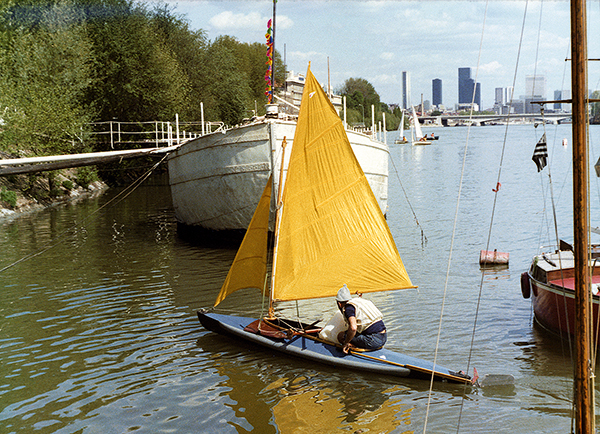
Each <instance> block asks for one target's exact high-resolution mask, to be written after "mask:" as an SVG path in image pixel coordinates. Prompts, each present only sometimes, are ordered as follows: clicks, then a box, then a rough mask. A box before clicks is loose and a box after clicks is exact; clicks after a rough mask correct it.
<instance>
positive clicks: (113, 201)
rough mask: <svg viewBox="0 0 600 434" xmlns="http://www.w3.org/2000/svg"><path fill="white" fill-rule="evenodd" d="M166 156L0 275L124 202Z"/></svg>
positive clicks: (44, 251) (10, 265)
mask: <svg viewBox="0 0 600 434" xmlns="http://www.w3.org/2000/svg"><path fill="white" fill-rule="evenodd" d="M168 155H169V153H166V154H165V155H164V156H163V157H162V158H161V159H160V160H159V161H158V162H157V163H156V164H154V165H153V166H152V167H151V168H150V169H149V170H148V171H146V173H144V174H143V175H141V176H140V177H139V178H138V179H136V180H135V181H133V182H132V183H131V184H129V186H127V187H126V188H125V189H123V190H122V191H121V192H119V194H117V195H116V196H115V197H113V198H112V199H110V200H109V201H108V202H106V203H105V204H104V205H102V206H101V207H100V208H98V209H96V210H94V211H92V212H91V213H89V214H88V215H87V216H85V217H84V218H83V219H82V220H81V221H80V222H76V223H75V224H73V225H72V226H71V227H70V228H68V229H65V230H64V231H63V232H61V233H60V234H59V235H58V237H57V238H56V240H55V242H54V243H51V244H49V245H47V246H46V247H43V248H41V249H39V250H38V251H37V252H34V253H31V254H29V255H25V256H23V257H22V258H20V259H18V260H16V261H15V262H13V263H12V264H8V265H7V266H5V267H4V268H2V269H0V273H2V272H4V271H6V270H8V269H9V268H12V267H14V266H15V265H17V264H20V263H21V262H25V261H28V260H29V259H33V258H35V257H37V256H39V255H41V254H43V253H46V252H47V251H48V250H50V249H52V248H54V247H56V246H58V245H59V244H60V243H62V242H63V241H65V239H66V237H67V235H69V234H70V233H71V232H72V231H74V230H75V229H77V228H79V227H80V226H83V225H84V224H85V223H88V222H89V221H93V220H95V219H97V218H98V217H100V216H101V215H102V214H100V211H102V210H103V209H104V208H106V207H108V206H109V205H113V206H114V205H117V204H118V203H120V202H121V201H123V200H125V198H127V197H128V196H129V195H130V194H131V193H133V192H134V191H135V190H136V189H137V188H138V187H139V186H140V185H141V184H142V182H144V181H145V180H146V179H148V177H149V176H150V175H151V174H152V172H153V171H154V169H156V168H157V167H158V166H159V165H160V164H161V163H162V162H163V161H164V160H165V159H166V158H167V157H168ZM92 217H93V219H92Z"/></svg>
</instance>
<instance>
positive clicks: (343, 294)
mask: <svg viewBox="0 0 600 434" xmlns="http://www.w3.org/2000/svg"><path fill="white" fill-rule="evenodd" d="M335 299H336V300H337V301H342V302H343V301H348V300H350V299H352V296H351V295H350V290H349V289H348V287H347V286H346V284H345V283H344V286H342V287H341V288H340V290H339V291H338V293H337V295H336V297H335Z"/></svg>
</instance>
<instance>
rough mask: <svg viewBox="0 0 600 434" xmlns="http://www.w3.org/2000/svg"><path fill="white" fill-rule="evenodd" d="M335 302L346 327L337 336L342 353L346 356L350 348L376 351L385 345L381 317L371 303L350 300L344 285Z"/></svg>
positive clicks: (384, 332) (359, 299) (355, 298)
mask: <svg viewBox="0 0 600 434" xmlns="http://www.w3.org/2000/svg"><path fill="white" fill-rule="evenodd" d="M335 300H336V302H337V305H338V308H339V309H340V311H341V312H342V315H343V316H344V319H345V320H346V324H347V325H348V328H347V330H346V331H343V332H340V333H339V334H338V341H339V342H340V343H341V344H342V345H343V347H342V351H344V353H346V354H348V351H350V349H351V348H352V347H356V348H365V349H368V350H376V349H378V348H381V347H383V346H384V345H385V342H386V340H387V334H386V330H385V324H384V323H383V315H382V314H381V312H380V311H379V309H377V308H376V307H375V305H374V304H373V303H372V302H371V301H369V300H365V299H364V298H362V297H354V298H352V296H351V295H350V290H349V289H348V287H347V286H346V285H344V286H342V287H341V288H340V290H339V291H338V293H337V296H336V297H335Z"/></svg>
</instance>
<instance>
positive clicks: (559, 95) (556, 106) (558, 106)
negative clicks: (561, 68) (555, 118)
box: [554, 90, 562, 110]
mask: <svg viewBox="0 0 600 434" xmlns="http://www.w3.org/2000/svg"><path fill="white" fill-rule="evenodd" d="M561 99H562V91H560V90H555V91H554V100H555V101H559V100H561ZM560 109H562V104H561V103H559V102H555V103H554V110H560Z"/></svg>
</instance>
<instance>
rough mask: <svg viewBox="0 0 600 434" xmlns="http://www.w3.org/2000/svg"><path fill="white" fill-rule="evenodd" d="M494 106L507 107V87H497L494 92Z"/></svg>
mask: <svg viewBox="0 0 600 434" xmlns="http://www.w3.org/2000/svg"><path fill="white" fill-rule="evenodd" d="M494 96H495V98H494V104H498V105H501V106H503V105H505V104H506V88H505V87H497V88H496V89H495V90H494Z"/></svg>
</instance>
